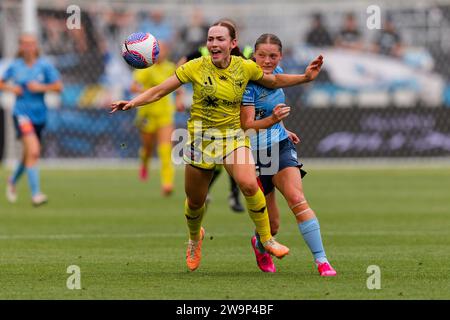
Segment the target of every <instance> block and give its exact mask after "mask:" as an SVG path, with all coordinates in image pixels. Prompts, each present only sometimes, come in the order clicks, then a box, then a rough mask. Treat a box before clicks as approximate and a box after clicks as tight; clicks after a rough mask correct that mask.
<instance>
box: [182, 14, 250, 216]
mask: <svg viewBox="0 0 450 320" xmlns="http://www.w3.org/2000/svg"><path fill="white" fill-rule="evenodd" d="M219 22H226V23H229V24H231V25H232V26H233V27H234V28H235V30H237V29H236V23H235V22H234V21H233V20H231V19H228V18H226V19H221V20H219ZM236 36H238V35H236ZM252 53H253V49H252V48H251V47H250V46H245V47H244V49H243V51H240V50H239V55H240V56H242V57H244V58H246V59H250V58H251V56H252ZM204 56H209V51H208V48H207V47H206V46H205V45H200V46H199V47H198V48H196V49H194V50H193V51H192V52H190V53H189V54H188V55H186V56H184V57H181V58H180V60H179V61H178V63H177V66H178V67H179V66H181V65H182V64H184V63H186V62H188V61H191V60H193V59H197V58H200V57H204ZM222 169H223V166H221V165H217V166H216V167H215V169H214V175H213V177H212V179H211V182H210V184H209V188H211V187H212V185H213V184H214V182H216V181H217V178H218V177H219V176H220V174H221V173H222ZM229 179H230V194H229V196H228V204H229V206H230V208H231V210H233V211H234V212H244V211H245V209H244V207H243V206H242V204H241V199H240V197H239V195H240V192H239V187H238V185H237V184H236V181H234V179H233V177H232V176H229ZM210 199H211V197H210V195H209V194H208V197H207V198H206V201H207V202H209V201H210Z"/></svg>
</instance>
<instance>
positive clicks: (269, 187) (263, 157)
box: [253, 139, 306, 195]
mask: <svg viewBox="0 0 450 320" xmlns="http://www.w3.org/2000/svg"><path fill="white" fill-rule="evenodd" d="M277 149H278V150H277ZM277 151H278V152H277ZM273 153H276V154H273ZM253 156H254V158H255V161H256V175H257V176H258V183H259V186H260V187H261V189H262V191H263V192H264V195H268V194H269V193H271V192H272V191H273V190H274V188H275V185H274V184H273V182H272V178H273V176H274V175H275V174H277V173H278V172H280V171H281V170H283V169H284V168H288V167H297V168H299V170H300V175H301V177H302V178H303V177H304V176H305V175H306V171H304V170H303V169H301V168H302V167H303V164H302V163H299V162H298V159H297V150H296V149H295V146H294V144H293V143H292V141H291V140H289V139H284V140H282V141H280V142H279V143H278V144H277V145H274V146H272V147H270V148H268V149H267V150H253Z"/></svg>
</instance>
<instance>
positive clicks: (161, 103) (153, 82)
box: [133, 60, 176, 116]
mask: <svg viewBox="0 0 450 320" xmlns="http://www.w3.org/2000/svg"><path fill="white" fill-rule="evenodd" d="M175 69H176V65H175V64H174V63H173V62H170V61H168V60H165V61H162V62H161V63H155V64H154V65H153V66H151V67H149V68H147V69H138V70H135V71H134V73H133V79H134V80H135V81H136V82H137V83H139V84H140V85H141V86H142V87H143V88H144V89H145V90H147V89H149V88H152V87H155V86H157V85H159V84H160V83H162V82H164V81H165V80H166V79H167V78H169V77H170V76H172V75H173V74H174V72H175ZM174 111H175V104H174V102H173V96H172V95H167V96H164V97H163V98H161V99H160V100H158V101H155V102H153V103H149V104H146V105H143V106H142V107H140V108H138V111H137V112H138V114H142V115H144V114H145V115H149V116H151V115H155V114H156V115H160V114H164V113H167V114H169V113H170V114H173V113H174Z"/></svg>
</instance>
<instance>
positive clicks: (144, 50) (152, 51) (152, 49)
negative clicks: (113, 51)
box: [122, 32, 159, 69]
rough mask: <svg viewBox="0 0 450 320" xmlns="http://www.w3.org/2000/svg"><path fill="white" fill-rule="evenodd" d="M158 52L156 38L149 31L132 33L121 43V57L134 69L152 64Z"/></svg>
mask: <svg viewBox="0 0 450 320" xmlns="http://www.w3.org/2000/svg"><path fill="white" fill-rule="evenodd" d="M158 54H159V45H158V40H156V38H155V37H154V36H153V35H151V34H150V33H144V32H136V33H133V34H131V35H130V36H129V37H128V38H127V39H126V40H125V41H124V43H123V44H122V57H123V58H124V59H125V61H126V62H127V63H128V64H129V65H130V66H132V67H133V68H136V69H145V68H148V67H150V66H151V65H153V64H154V63H155V62H156V59H158Z"/></svg>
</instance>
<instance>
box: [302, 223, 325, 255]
mask: <svg viewBox="0 0 450 320" xmlns="http://www.w3.org/2000/svg"><path fill="white" fill-rule="evenodd" d="M298 228H299V230H300V233H301V234H302V236H303V239H305V242H306V244H307V245H308V247H309V249H310V250H311V253H312V254H313V256H314V260H318V261H319V262H320V263H323V262H327V261H328V260H327V256H326V255H325V250H324V249H323V244H322V236H321V235H320V225H319V221H318V220H317V218H313V219H311V220H308V221H304V222H302V223H299V224H298Z"/></svg>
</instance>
